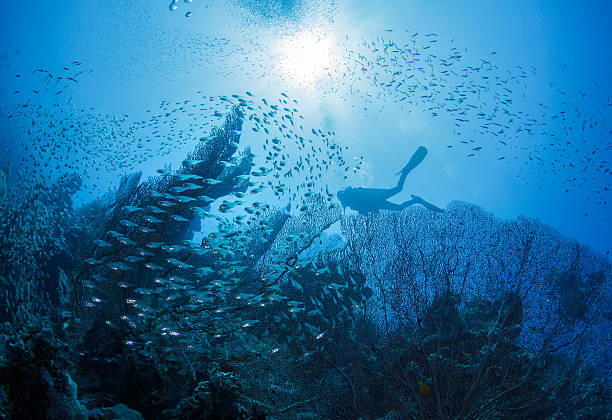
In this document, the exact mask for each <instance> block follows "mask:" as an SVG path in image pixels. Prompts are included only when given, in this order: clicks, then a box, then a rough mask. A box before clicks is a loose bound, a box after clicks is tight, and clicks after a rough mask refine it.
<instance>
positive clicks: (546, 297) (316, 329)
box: [0, 108, 612, 419]
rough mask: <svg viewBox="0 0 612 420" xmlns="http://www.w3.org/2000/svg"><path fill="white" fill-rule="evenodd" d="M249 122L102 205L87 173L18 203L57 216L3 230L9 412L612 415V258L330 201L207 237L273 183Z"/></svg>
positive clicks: (3, 371)
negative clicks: (355, 211)
mask: <svg viewBox="0 0 612 420" xmlns="http://www.w3.org/2000/svg"><path fill="white" fill-rule="evenodd" d="M242 118H243V115H242V113H241V111H240V108H235V109H234V110H233V111H232V113H231V114H230V115H228V116H227V118H226V121H225V124H224V125H223V126H222V127H220V128H218V129H215V130H213V132H212V133H211V135H210V136H209V137H208V138H206V139H203V140H202V141H200V142H198V145H197V146H196V148H195V149H194V151H193V152H191V153H190V154H189V155H188V156H187V158H186V160H185V162H184V163H183V165H182V166H181V168H179V169H178V170H177V171H170V170H162V171H161V173H160V175H159V176H156V177H154V178H151V179H148V180H144V181H142V180H141V179H140V178H141V175H140V174H131V175H127V176H125V177H123V178H122V179H121V180H120V183H119V187H118V189H117V190H116V191H115V192H114V193H112V194H108V195H107V196H105V197H103V198H101V199H99V200H97V201H94V202H92V203H89V204H88V205H86V206H84V207H83V208H80V209H73V208H72V203H71V202H70V199H69V198H70V196H71V195H72V193H73V192H74V191H75V190H76V189H77V188H78V186H79V180H78V177H74V176H71V177H66V178H63V179H62V180H60V181H59V182H58V183H57V184H56V185H55V186H54V187H51V188H49V189H45V188H43V187H41V190H40V191H39V193H38V196H37V197H36V198H33V197H31V196H28V197H26V198H27V199H28V201H29V202H30V203H34V202H36V203H35V204H34V205H31V206H28V205H25V204H24V203H23V202H20V201H19V200H17V199H15V200H13V201H11V202H9V201H7V200H5V201H3V202H2V206H1V211H2V215H3V219H4V220H11V221H12V222H11V223H17V222H20V223H21V222H22V221H23V220H24V217H26V216H27V218H29V219H32V218H34V219H37V218H39V217H41V218H42V216H45V217H46V219H45V220H48V221H49V222H48V223H41V225H39V226H36V227H33V228H32V229H21V230H19V229H16V228H12V227H11V226H10V223H4V224H3V229H4V235H3V241H4V243H3V244H2V245H3V247H2V248H4V249H3V250H2V252H0V258H2V263H3V268H2V273H1V278H2V279H3V282H2V299H4V300H5V301H6V305H5V308H4V309H5V310H4V313H3V317H4V320H5V321H6V322H5V323H4V324H3V327H2V334H1V348H2V353H1V358H0V416H2V417H3V418H16V419H40V418H57V419H72V418H74V419H86V418H89V419H113V418H122V419H123V418H131V419H139V418H146V419H266V418H267V419H280V418H283V419H284V418H291V419H319V418H324V419H358V418H362V419H375V418H378V419H408V418H418V419H475V418H478V419H498V418H503V419H547V418H550V419H553V418H572V419H591V418H602V419H605V418H611V414H610V413H612V410H611V408H612V407H611V404H610V366H611V364H610V349H609V346H606V334H608V333H609V331H610V322H611V319H610V318H611V317H610V315H609V314H610V309H609V308H610V292H609V290H610V276H609V273H610V270H609V269H610V267H609V262H608V261H607V259H606V258H605V257H603V256H601V255H600V254H598V253H596V252H593V251H592V250H590V249H588V248H586V247H584V246H581V245H580V244H577V243H576V242H575V241H572V240H569V239H566V238H564V237H562V236H561V235H560V234H558V233H557V232H555V231H554V230H552V229H551V228H549V227H547V226H545V225H542V224H541V223H539V222H537V221H534V220H531V219H527V218H518V219H516V220H513V221H500V220H498V219H496V218H495V217H493V216H492V215H490V214H488V213H486V212H484V211H483V210H482V209H479V208H477V207H476V206H473V205H470V204H467V203H459V202H454V203H451V204H450V205H449V206H448V207H447V208H446V210H445V211H444V212H443V213H437V212H430V211H428V210H427V209H423V208H409V209H406V210H403V211H401V212H388V211H377V212H372V213H370V214H368V215H367V216H363V215H349V216H343V215H342V213H341V211H340V210H339V209H338V208H337V207H330V206H329V204H328V203H327V202H326V200H325V199H324V198H322V197H321V196H317V195H316V194H315V195H313V196H312V197H311V198H310V199H309V200H310V201H309V202H308V206H305V207H304V208H305V210H304V211H301V212H299V213H297V214H289V213H288V212H287V211H286V209H274V208H272V207H271V206H269V205H266V204H265V203H258V204H257V205H255V204H253V206H252V217H251V218H250V219H239V218H234V219H232V220H228V219H225V220H224V219H217V221H218V222H219V223H218V228H217V230H216V231H214V232H212V233H211V234H209V235H207V236H206V237H204V238H203V240H202V241H201V242H198V243H194V242H192V241H188V239H193V237H194V236H193V231H194V230H197V228H198V224H197V223H193V220H194V219H197V218H214V216H211V215H210V213H208V210H209V205H210V203H211V202H212V201H213V200H216V199H223V200H224V204H222V206H232V205H233V200H234V199H233V198H231V197H240V196H242V193H244V192H246V191H247V190H248V188H249V187H252V186H255V185H256V183H254V182H252V181H251V180H250V178H249V177H248V175H249V173H250V170H251V164H252V162H253V156H252V155H251V154H250V153H249V151H248V150H247V151H246V152H243V153H242V154H239V155H238V157H237V158H235V157H234V155H235V154H236V152H237V150H238V144H239V140H240V131H241V128H242ZM37 220H38V219H37ZM337 222H340V224H341V229H342V233H343V237H344V241H345V243H343V245H342V246H340V247H338V246H333V247H332V246H330V244H331V240H330V237H329V235H328V234H326V233H325V231H326V230H327V228H329V227H330V226H331V225H333V224H335V223H337ZM28 235H32V236H28ZM34 235H35V237H36V240H33V239H32V238H33V237H34ZM7 238H8V239H7ZM9 239H10V240H14V243H11V242H9ZM50 244H53V245H50ZM45 247H46V248H45ZM43 249H46V250H47V251H48V252H47V253H42V252H41V251H42V250H43ZM32 255H33V256H34V257H31V256H32ZM41 286H44V287H41Z"/></svg>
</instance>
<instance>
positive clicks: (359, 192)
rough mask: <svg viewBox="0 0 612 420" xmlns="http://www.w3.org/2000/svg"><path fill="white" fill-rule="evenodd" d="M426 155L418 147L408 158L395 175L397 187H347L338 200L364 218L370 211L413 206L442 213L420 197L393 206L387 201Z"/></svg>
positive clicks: (339, 192)
mask: <svg viewBox="0 0 612 420" xmlns="http://www.w3.org/2000/svg"><path fill="white" fill-rule="evenodd" d="M426 155H427V148H425V147H424V146H419V148H418V149H417V151H416V152H414V154H413V155H412V157H411V158H410V161H409V162H408V164H407V165H406V166H404V169H402V170H401V171H399V172H398V173H397V174H396V175H400V174H401V176H400V179H399V181H398V182H397V185H396V186H395V187H393V188H352V187H348V188H346V189H344V190H342V191H338V199H339V200H340V203H342V206H343V207H344V208H346V207H347V206H348V207H350V208H352V209H353V210H355V211H357V212H359V213H361V214H362V215H364V216H367V214H368V213H369V212H371V211H376V210H392V211H398V210H403V209H405V208H406V207H408V206H411V205H413V204H421V205H423V206H425V207H427V208H428V209H430V210H433V211H438V212H441V211H444V210H442V209H441V208H439V207H436V206H434V205H433V204H431V203H428V202H427V201H425V200H423V199H422V198H421V197H419V196H416V195H412V194H411V197H412V199H411V200H408V201H404V202H403V203H402V204H394V203H390V202H388V201H387V199H389V198H391V197H392V196H394V195H396V194H398V193H399V192H400V191H401V190H402V188H404V183H405V182H406V177H407V176H408V174H409V173H410V171H412V170H413V169H414V168H416V167H417V166H418V165H419V164H420V163H421V162H423V159H425V156H426Z"/></svg>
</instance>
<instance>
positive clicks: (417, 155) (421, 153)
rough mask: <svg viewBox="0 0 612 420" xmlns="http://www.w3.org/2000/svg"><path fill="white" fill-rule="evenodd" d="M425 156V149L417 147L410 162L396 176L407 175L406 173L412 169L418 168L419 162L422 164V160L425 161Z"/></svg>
mask: <svg viewBox="0 0 612 420" xmlns="http://www.w3.org/2000/svg"><path fill="white" fill-rule="evenodd" d="M425 156H427V148H426V147H425V146H419V148H418V149H417V150H416V152H414V154H413V155H412V157H411V158H410V161H409V162H408V163H407V164H406V166H404V168H403V169H402V170H401V171H399V172H398V173H397V174H396V175H399V174H403V173H406V174H407V173H408V172H410V171H412V170H413V169H414V168H416V167H417V166H419V165H420V164H421V162H423V159H425Z"/></svg>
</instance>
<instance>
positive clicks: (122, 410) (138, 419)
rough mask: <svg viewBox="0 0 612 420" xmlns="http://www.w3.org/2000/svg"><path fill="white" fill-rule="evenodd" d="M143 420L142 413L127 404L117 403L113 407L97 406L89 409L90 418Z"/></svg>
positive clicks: (92, 419) (95, 419)
mask: <svg viewBox="0 0 612 420" xmlns="http://www.w3.org/2000/svg"><path fill="white" fill-rule="evenodd" d="M107 419H121V420H142V415H141V414H140V413H139V412H138V411H136V410H132V409H131V408H129V407H128V406H127V405H125V404H117V405H114V406H112V407H104V408H95V409H93V410H90V411H89V420H107Z"/></svg>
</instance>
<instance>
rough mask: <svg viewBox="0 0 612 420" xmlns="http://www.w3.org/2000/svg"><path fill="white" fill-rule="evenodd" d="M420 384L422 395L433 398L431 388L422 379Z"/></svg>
mask: <svg viewBox="0 0 612 420" xmlns="http://www.w3.org/2000/svg"><path fill="white" fill-rule="evenodd" d="M418 383H419V390H421V394H423V395H425V396H426V397H431V388H430V387H429V386H428V385H427V384H426V383H424V382H423V381H422V380H420V379H419V381H418Z"/></svg>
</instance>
